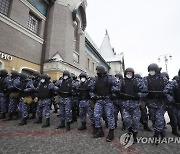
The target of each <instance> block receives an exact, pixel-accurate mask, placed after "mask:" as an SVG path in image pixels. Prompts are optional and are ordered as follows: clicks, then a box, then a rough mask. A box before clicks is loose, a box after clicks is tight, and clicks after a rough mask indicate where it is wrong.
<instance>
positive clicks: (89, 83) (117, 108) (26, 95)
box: [0, 63, 180, 145]
mask: <svg viewBox="0 0 180 154" xmlns="http://www.w3.org/2000/svg"><path fill="white" fill-rule="evenodd" d="M96 71H97V76H95V77H89V76H88V75H87V74H86V73H84V72H82V73H81V74H80V75H79V77H77V76H75V75H74V74H73V73H70V72H69V71H68V70H66V71H64V72H63V76H62V77H60V78H59V80H54V81H51V78H50V77H49V76H48V75H47V74H41V73H39V72H34V74H33V75H31V76H28V75H27V74H25V73H18V72H17V71H14V70H13V71H12V72H11V74H8V72H7V70H0V113H1V115H0V119H3V120H5V121H9V120H12V119H14V118H15V119H19V118H21V121H20V123H19V125H20V126H21V125H25V124H27V122H28V120H29V119H35V121H34V123H35V124H41V123H42V122H43V120H42V119H43V118H45V122H44V123H43V124H42V127H43V128H45V127H48V126H50V116H51V112H50V109H51V106H52V105H54V112H56V113H57V112H58V113H59V115H58V116H59V121H60V124H59V125H58V126H57V129H63V128H65V129H66V130H67V131H70V129H71V127H70V126H71V123H73V122H76V121H77V118H79V119H80V121H81V126H80V127H79V128H78V129H79V130H80V131H81V130H85V129H86V121H87V116H88V118H89V119H90V121H91V124H92V128H93V129H92V137H93V138H99V137H103V136H104V132H103V128H102V119H103V120H104V122H105V125H106V127H107V128H108V129H109V133H108V136H107V137H106V141H108V142H111V141H112V140H113V139H114V129H116V128H117V126H118V114H119V113H120V114H121V120H122V130H127V131H128V132H129V133H132V135H133V139H134V143H136V142H137V133H138V132H139V125H140V123H141V124H142V125H143V126H144V130H146V131H149V132H151V131H152V130H151V129H150V127H149V126H148V122H149V121H151V122H152V126H153V129H154V138H156V139H158V138H164V137H165V131H164V129H165V128H166V121H165V118H164V114H165V112H166V111H167V112H168V115H169V118H170V122H169V124H170V125H171V127H172V134H173V135H175V136H178V137H180V134H179V133H178V129H179V130H180V70H179V72H178V75H177V76H175V77H174V78H173V80H172V81H170V80H169V76H168V74H167V73H166V72H161V69H160V68H159V66H158V65H157V64H155V63H152V64H150V65H149V66H148V72H149V74H148V76H145V77H141V76H140V75H139V74H135V71H134V69H133V68H127V69H126V70H125V72H124V74H123V75H122V74H120V73H117V74H116V75H109V74H108V73H107V71H106V69H105V67H103V66H97V68H96ZM154 144H156V145H157V144H158V143H157V142H155V143H154Z"/></svg>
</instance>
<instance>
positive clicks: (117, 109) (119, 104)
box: [114, 73, 126, 130]
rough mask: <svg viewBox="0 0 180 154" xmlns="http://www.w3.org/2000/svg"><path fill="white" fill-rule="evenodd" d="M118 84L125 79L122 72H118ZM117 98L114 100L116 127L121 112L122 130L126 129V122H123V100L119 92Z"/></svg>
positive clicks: (116, 75)
mask: <svg viewBox="0 0 180 154" xmlns="http://www.w3.org/2000/svg"><path fill="white" fill-rule="evenodd" d="M115 77H116V82H117V83H116V84H117V85H120V83H121V82H122V80H123V75H122V74H121V73H116V74H115ZM116 96H117V98H116V99H115V100H114V114H115V127H116V128H117V121H118V113H119V112H120V114H121V119H122V130H125V129H126V128H125V124H124V122H123V116H122V100H121V98H120V96H119V95H118V94H116Z"/></svg>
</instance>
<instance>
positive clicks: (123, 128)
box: [122, 123, 126, 131]
mask: <svg viewBox="0 0 180 154" xmlns="http://www.w3.org/2000/svg"><path fill="white" fill-rule="evenodd" d="M124 130H126V126H125V124H124V123H123V124H122V131H124Z"/></svg>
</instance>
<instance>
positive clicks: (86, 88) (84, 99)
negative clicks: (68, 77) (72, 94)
mask: <svg viewBox="0 0 180 154" xmlns="http://www.w3.org/2000/svg"><path fill="white" fill-rule="evenodd" d="M79 78H80V83H79V85H78V87H77V91H78V96H79V100H80V102H79V117H80V119H81V123H82V125H81V127H79V130H85V129H86V115H87V114H88V115H89V118H90V120H91V122H92V124H94V116H93V111H92V109H91V107H90V101H89V100H90V95H89V92H90V84H89V83H90V80H88V76H87V74H86V73H81V74H80V75H79Z"/></svg>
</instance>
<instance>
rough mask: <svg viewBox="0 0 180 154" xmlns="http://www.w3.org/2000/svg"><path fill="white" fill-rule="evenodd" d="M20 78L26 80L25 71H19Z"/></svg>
mask: <svg viewBox="0 0 180 154" xmlns="http://www.w3.org/2000/svg"><path fill="white" fill-rule="evenodd" d="M19 77H20V80H26V79H27V78H28V75H27V74H25V73H19Z"/></svg>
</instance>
